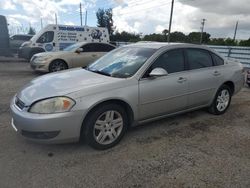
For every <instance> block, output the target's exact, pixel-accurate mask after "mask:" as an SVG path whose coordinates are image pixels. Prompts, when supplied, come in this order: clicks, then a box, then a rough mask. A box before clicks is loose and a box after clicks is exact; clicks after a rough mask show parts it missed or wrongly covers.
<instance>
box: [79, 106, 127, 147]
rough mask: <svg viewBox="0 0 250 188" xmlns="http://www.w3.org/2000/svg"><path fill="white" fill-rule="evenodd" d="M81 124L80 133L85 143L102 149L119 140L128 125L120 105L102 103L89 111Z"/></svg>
mask: <svg viewBox="0 0 250 188" xmlns="http://www.w3.org/2000/svg"><path fill="white" fill-rule="evenodd" d="M112 114H113V116H112ZM111 116H112V117H113V118H112V117H111ZM110 118H111V119H113V120H111V119H110ZM97 121H98V122H97ZM115 122H116V123H115ZM83 126H84V128H83V132H82V135H83V136H84V137H83V138H84V139H85V141H86V143H87V144H88V145H89V146H91V147H93V148H95V149H98V150H104V149H108V148H111V147H113V146H115V145H116V144H118V143H119V142H120V140H121V139H122V137H123V136H124V134H125V132H126V130H127V127H128V117H127V114H126V112H125V110H124V109H123V108H122V107H121V106H120V105H117V104H104V105H102V106H99V107H98V108H96V109H95V110H93V111H92V112H90V114H89V115H88V117H87V118H86V119H85V121H84V124H83Z"/></svg>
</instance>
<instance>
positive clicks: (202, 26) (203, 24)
mask: <svg viewBox="0 0 250 188" xmlns="http://www.w3.org/2000/svg"><path fill="white" fill-rule="evenodd" d="M205 22H206V19H204V18H203V19H202V21H201V39H200V44H202V41H203V31H204V27H205Z"/></svg>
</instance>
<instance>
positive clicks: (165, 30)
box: [162, 29, 168, 40]
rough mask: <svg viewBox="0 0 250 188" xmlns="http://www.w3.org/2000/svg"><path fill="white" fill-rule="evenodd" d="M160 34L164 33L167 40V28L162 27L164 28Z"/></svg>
mask: <svg viewBox="0 0 250 188" xmlns="http://www.w3.org/2000/svg"><path fill="white" fill-rule="evenodd" d="M162 34H163V35H164V38H165V40H167V34H168V30H167V29H164V30H163V31H162Z"/></svg>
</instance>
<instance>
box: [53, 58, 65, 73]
mask: <svg viewBox="0 0 250 188" xmlns="http://www.w3.org/2000/svg"><path fill="white" fill-rule="evenodd" d="M65 69H68V65H67V64H66V63H65V62H64V61H63V60H60V59H56V60H54V61H52V62H51V63H50V65H49V72H57V71H61V70H65Z"/></svg>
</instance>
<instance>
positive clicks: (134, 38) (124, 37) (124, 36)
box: [111, 31, 141, 42]
mask: <svg viewBox="0 0 250 188" xmlns="http://www.w3.org/2000/svg"><path fill="white" fill-rule="evenodd" d="M111 38H112V39H111V40H112V41H122V42H138V41H140V40H141V39H140V35H139V34H135V33H128V32H126V31H123V32H121V33H119V32H116V33H115V34H113V36H112V37H111Z"/></svg>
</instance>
